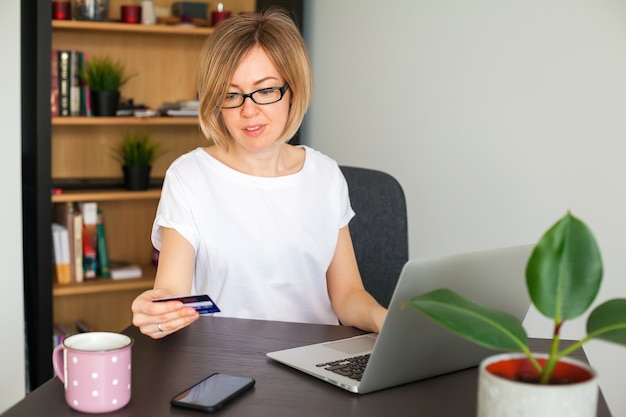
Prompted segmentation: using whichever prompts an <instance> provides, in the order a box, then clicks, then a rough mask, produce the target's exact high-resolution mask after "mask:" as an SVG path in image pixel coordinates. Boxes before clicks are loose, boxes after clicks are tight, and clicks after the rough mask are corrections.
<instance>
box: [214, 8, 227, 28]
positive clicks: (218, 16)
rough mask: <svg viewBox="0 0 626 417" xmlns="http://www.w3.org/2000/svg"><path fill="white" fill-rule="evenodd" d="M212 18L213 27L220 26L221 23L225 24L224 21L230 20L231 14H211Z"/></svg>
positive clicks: (216, 12)
mask: <svg viewBox="0 0 626 417" xmlns="http://www.w3.org/2000/svg"><path fill="white" fill-rule="evenodd" d="M211 16H212V18H213V19H212V22H213V26H216V25H218V24H219V23H221V22H223V21H224V20H226V19H228V18H229V17H230V12H224V11H222V12H219V11H215V12H212V13H211Z"/></svg>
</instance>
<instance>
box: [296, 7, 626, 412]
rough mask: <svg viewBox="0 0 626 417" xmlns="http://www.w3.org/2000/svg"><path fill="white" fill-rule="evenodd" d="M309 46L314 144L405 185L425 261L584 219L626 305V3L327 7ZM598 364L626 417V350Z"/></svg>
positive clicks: (534, 331)
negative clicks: (568, 216) (566, 218)
mask: <svg viewBox="0 0 626 417" xmlns="http://www.w3.org/2000/svg"><path fill="white" fill-rule="evenodd" d="M305 36H306V38H307V43H308V44H309V47H310V52H311V56H312V61H313V68H314V75H315V77H316V78H315V92H314V98H313V104H312V107H311V109H310V112H309V115H308V118H307V121H306V124H305V127H304V132H303V137H304V140H305V142H306V143H307V144H309V145H311V146H313V147H314V148H317V149H319V150H321V151H323V152H325V153H327V154H329V155H330V156H332V157H334V158H335V159H336V160H338V161H339V162H340V163H342V164H351V165H358V166H366V167H372V168H377V169H381V170H384V171H387V172H390V173H391V174H393V175H394V176H395V177H396V178H397V179H398V180H399V181H400V182H401V183H402V185H403V187H404V189H405V192H406V195H407V202H408V207H409V227H410V254H411V256H412V257H427V256H436V255H441V254H447V253H454V252H460V251H468V250H475V249H484V248H493V247H498V246H506V245H514V244H519V243H531V242H536V241H537V240H538V239H539V237H540V236H541V234H542V233H543V232H544V231H545V230H546V229H547V228H548V227H549V226H551V225H552V224H553V222H555V221H556V220H557V219H558V218H560V217H561V216H562V215H564V214H565V213H566V211H567V210H571V211H572V213H573V214H574V215H575V216H578V217H580V218H581V219H582V220H584V221H585V222H586V223H587V224H588V225H589V226H590V227H591V229H592V230H593V231H594V232H595V234H596V237H597V239H598V241H599V243H600V245H601V250H602V253H603V256H604V262H605V281H604V284H603V287H602V290H601V293H600V295H599V299H598V301H600V300H604V299H606V298H607V297H609V296H611V297H614V296H621V297H625V296H626V280H625V277H626V263H625V262H624V261H623V259H624V256H623V251H624V248H626V216H624V213H626V185H625V184H624V182H625V180H626V143H625V140H626V2H623V1H616V0H531V1H515V2H513V1H501V0H473V1H471V2H468V1H466V0H437V1H432V0H405V1H401V0H389V1H385V2H380V1H373V0H342V1H333V2H331V1H321V0H317V1H310V2H305ZM526 323H527V324H528V327H529V330H530V332H529V333H530V334H531V336H549V334H550V326H551V323H550V322H549V321H548V320H545V319H544V318H543V317H539V316H538V314H536V313H533V314H531V315H529V317H528V318H527V320H526ZM583 329H584V321H583V320H577V321H575V322H573V323H569V325H566V327H565V329H564V331H565V337H570V338H578V337H580V336H581V335H582V332H583ZM586 351H587V353H588V355H589V356H590V358H591V362H592V364H593V365H594V366H595V367H596V369H597V370H598V371H599V373H600V382H601V387H602V390H603V393H604V395H605V397H606V398H607V400H608V402H609V406H610V408H611V411H612V413H613V415H616V416H624V415H626V397H624V395H623V392H622V391H623V389H622V387H623V375H624V374H626V360H624V358H625V355H626V349H624V348H623V347H620V346H617V345H610V344H608V343H604V342H595V341H594V342H591V343H589V344H588V345H587V348H586Z"/></svg>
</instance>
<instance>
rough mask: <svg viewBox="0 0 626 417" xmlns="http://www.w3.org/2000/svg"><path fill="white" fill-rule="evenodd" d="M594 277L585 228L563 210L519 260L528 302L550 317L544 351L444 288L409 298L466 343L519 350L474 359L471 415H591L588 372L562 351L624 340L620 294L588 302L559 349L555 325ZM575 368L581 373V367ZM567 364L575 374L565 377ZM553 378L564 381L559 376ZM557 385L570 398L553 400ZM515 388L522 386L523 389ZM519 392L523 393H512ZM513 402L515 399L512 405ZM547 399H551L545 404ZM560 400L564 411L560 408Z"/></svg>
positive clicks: (517, 325)
mask: <svg viewBox="0 0 626 417" xmlns="http://www.w3.org/2000/svg"><path fill="white" fill-rule="evenodd" d="M602 274H603V265H602V258H601V255H600V250H599V248H598V245H597V243H596V240H595V238H594V236H593V234H592V232H591V231H590V230H589V228H588V227H587V225H585V224H584V223H583V222H582V221H581V220H579V219H578V218H576V217H574V216H572V215H571V213H567V214H566V215H565V216H564V217H563V218H561V219H560V220H559V221H558V222H557V223H556V224H554V225H553V226H552V227H551V228H550V229H549V230H548V231H547V232H546V233H545V234H544V235H543V236H542V237H541V239H540V240H539V242H538V243H537V244H536V246H535V247H534V249H533V251H532V253H531V255H530V258H529V260H528V263H527V265H526V286H527V288H528V292H529V295H530V299H531V301H532V303H533V305H534V306H535V307H536V308H537V310H538V311H539V312H540V313H542V314H543V315H544V316H546V317H548V318H549V319H551V320H552V321H553V337H552V340H551V347H550V350H549V352H547V353H545V354H541V353H535V352H531V350H530V348H529V346H528V336H527V334H526V331H525V330H524V327H523V326H522V323H521V322H520V321H519V320H518V319H516V318H515V317H513V316H511V315H509V314H507V313H504V312H501V311H497V310H494V309H491V308H489V307H487V306H482V305H479V304H477V303H475V302H473V301H471V300H469V299H466V298H464V297H463V296H462V295H459V294H457V293H455V292H453V291H451V290H449V289H437V290H434V291H431V292H428V293H425V294H422V295H419V296H416V297H414V298H413V299H412V300H411V301H410V302H409V303H410V305H411V306H412V307H414V308H415V309H417V310H419V311H421V312H422V313H424V314H425V315H426V316H428V317H430V318H431V319H433V320H435V321H436V322H438V323H439V324H441V325H443V326H444V327H446V328H447V329H449V330H451V331H452V332H454V333H455V334H457V335H459V336H461V337H463V338H465V339H467V340H469V341H471V342H474V343H477V344H479V345H482V346H484V347H487V348H490V349H495V350H505V351H517V352H521V353H511V354H503V355H496V356H495V357H492V358H487V359H485V361H483V363H482V364H481V367H480V371H479V393H478V415H479V416H485V417H486V416H498V417H506V416H509V415H515V416H519V417H521V416H533V417H539V416H544V415H545V416H550V417H558V416H568V417H572V416H595V415H596V402H597V378H596V375H595V372H594V370H593V369H591V368H589V367H588V366H587V365H585V364H582V363H578V362H577V361H574V360H572V359H571V358H569V357H568V355H570V354H571V353H573V352H574V351H575V350H576V349H578V348H580V347H582V345H583V344H585V343H586V342H588V341H589V340H591V339H594V338H597V339H601V340H605V341H609V342H614V343H618V344H621V345H626V299H623V298H618V299H612V300H609V301H606V302H604V303H602V304H600V305H598V306H597V307H595V308H594V309H593V311H591V313H590V314H589V316H588V319H587V326H586V330H587V335H586V336H585V337H584V338H582V339H580V340H578V341H575V342H574V343H573V344H571V345H569V346H567V347H562V346H561V330H562V328H563V325H564V323H565V322H567V321H569V320H572V319H575V318H577V317H579V316H581V315H583V314H584V313H585V312H586V311H587V310H588V309H589V308H590V306H591V304H592V303H593V301H594V300H595V298H596V296H597V294H598V291H599V288H600V284H601V281H602ZM512 364H515V365H519V366H520V367H521V368H520V369H523V371H522V370H520V371H514V372H513V375H508V374H507V373H506V372H505V370H504V369H505V368H507V367H510V369H516V370H517V369H518V368H517V367H513V366H512ZM572 364H573V365H572ZM570 365H571V366H570ZM579 366H580V367H583V368H584V367H586V368H587V371H584V370H582V371H581V370H580V368H579ZM570 368H573V369H572V370H575V371H576V372H577V375H578V376H568V374H567V372H568V371H569V370H570ZM579 377H580V378H579ZM559 378H561V379H562V378H566V379H570V380H569V381H564V380H560V381H559V380H558V379H559ZM511 379H516V380H517V381H512V380H511ZM559 383H560V384H566V383H570V384H569V385H567V389H568V390H570V388H569V387H571V391H572V393H573V394H572V397H571V398H569V399H567V400H565V401H563V400H562V399H556V397H557V394H561V393H562V392H565V387H566V386H565V385H559V388H558V389H555V388H556V386H555V385H554V384H559ZM585 384H589V386H588V387H587V386H585ZM576 389H579V391H576ZM522 390H526V391H523V392H524V394H521V393H522ZM526 392H528V393H529V394H528V395H530V396H531V398H525V399H521V398H518V397H521V396H522V395H526ZM507 393H508V394H510V396H508V395H507ZM511 397H512V398H511ZM517 399H520V401H521V402H522V403H523V404H522V403H518V402H516V400H517ZM553 399H554V401H556V402H555V404H548V402H549V401H552V400H553ZM568 403H569V404H571V405H572V406H571V408H568V407H566V406H564V404H568Z"/></svg>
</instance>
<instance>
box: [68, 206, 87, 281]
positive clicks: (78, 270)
mask: <svg viewBox="0 0 626 417" xmlns="http://www.w3.org/2000/svg"><path fill="white" fill-rule="evenodd" d="M73 206H74V205H73V204H72V208H73ZM72 220H73V221H74V228H73V233H74V239H73V240H74V244H73V246H72V248H71V250H72V256H73V259H72V261H73V262H72V263H73V267H74V281H75V282H83V280H84V279H85V270H84V269H83V214H82V213H81V212H80V211H78V210H76V209H75V210H74V211H73V216H72ZM70 237H71V236H70Z"/></svg>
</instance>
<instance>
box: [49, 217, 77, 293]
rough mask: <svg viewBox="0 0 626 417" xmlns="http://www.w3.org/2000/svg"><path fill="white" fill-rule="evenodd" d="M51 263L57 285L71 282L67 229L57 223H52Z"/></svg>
mask: <svg viewBox="0 0 626 417" xmlns="http://www.w3.org/2000/svg"><path fill="white" fill-rule="evenodd" d="M51 228H52V247H53V263H54V271H55V273H56V280H57V283H59V284H70V283H71V282H72V275H71V268H70V237H69V234H68V231H67V227H65V226H63V225H62V224H59V223H52V226H51Z"/></svg>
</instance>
